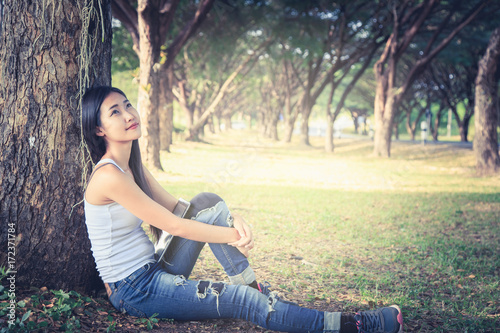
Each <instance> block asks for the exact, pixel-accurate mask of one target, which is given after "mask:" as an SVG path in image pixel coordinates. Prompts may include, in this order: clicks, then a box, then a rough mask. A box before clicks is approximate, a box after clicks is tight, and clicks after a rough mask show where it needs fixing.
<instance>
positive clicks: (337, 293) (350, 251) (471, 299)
mask: <svg viewBox="0 0 500 333" xmlns="http://www.w3.org/2000/svg"><path fill="white" fill-rule="evenodd" d="M205 141H206V142H205V143H194V142H184V141H181V140H179V139H174V144H173V145H172V146H171V153H162V155H161V159H162V164H163V167H164V172H157V173H155V176H156V177H157V178H158V180H159V181H160V182H161V184H162V185H163V186H164V187H165V188H166V189H167V190H168V191H169V192H170V193H172V194H173V195H175V196H177V197H183V198H185V199H190V198H191V197H193V196H194V195H196V194H197V193H199V192H202V191H210V192H215V193H217V194H219V195H220V196H221V197H223V198H224V199H225V200H226V202H227V203H228V205H229V206H230V208H231V209H232V210H234V211H236V212H238V213H240V214H241V215H242V216H244V217H245V219H246V220H247V221H248V222H249V224H250V225H251V226H252V227H253V231H254V236H255V239H256V247H255V249H254V250H253V251H252V257H251V258H250V260H251V264H252V266H253V267H254V270H255V271H256V273H257V276H258V279H259V280H260V281H268V282H270V283H271V285H272V289H273V290H275V291H277V292H278V293H279V294H280V295H281V296H282V297H283V298H285V299H287V300H290V301H293V302H296V303H298V304H300V305H303V306H307V307H312V308H316V309H320V310H328V311H350V312H355V311H358V310H368V309H373V308H376V307H380V306H385V305H391V304H398V305H399V306H400V307H401V308H402V310H403V314H404V317H405V332H494V331H496V330H497V327H498V322H499V321H500V285H499V281H500V256H499V254H500V227H499V221H500V177H499V176H494V177H477V176H476V175H475V173H474V164H475V161H474V157H473V152H472V151H471V149H470V148H461V147H460V146H451V145H435V144H428V145H426V146H422V145H420V144H411V143H398V142H393V146H392V157H391V158H390V159H380V158H375V157H372V155H371V150H372V142H371V141H369V140H365V139H362V138H355V137H354V138H349V139H336V141H335V144H336V147H335V149H336V150H335V153H333V154H327V153H325V152H323V149H322V147H323V141H322V139H319V138H311V143H312V146H309V147H306V146H301V145H299V144H298V142H295V141H294V142H292V143H291V144H285V143H281V142H273V141H269V140H268V139H263V138H260V137H259V136H258V135H257V134H256V133H255V132H249V131H231V132H229V133H222V134H218V135H207V137H205ZM191 278H193V279H201V278H204V279H206V278H211V279H214V280H226V277H225V275H224V272H223V271H222V270H221V269H220V268H219V265H218V263H217V262H216V260H215V258H214V257H213V255H212V254H211V252H210V250H209V248H208V247H205V249H204V250H203V252H202V254H201V256H200V259H199V261H198V264H197V266H196V267H195V270H194V272H193V275H192V276H191ZM45 293H47V292H45ZM39 294H40V293H39ZM39 294H38V295H39ZM47 295H48V294H47ZM58 295H59V296H58ZM42 296H43V295H42ZM42 296H36V297H38V298H39V297H42ZM63 296H64V295H62V294H57V293H55V294H53V295H52V294H50V297H54V298H53V300H55V301H53V302H52V303H53V304H54V305H55V304H56V303H57V302H58V301H57V300H58V299H59V300H62V299H63V298H65V299H74V300H75V302H76V301H77V300H81V304H80V303H78V304H80V305H78V306H76V305H75V306H74V307H75V309H76V308H79V307H83V309H84V310H82V311H83V313H84V314H87V315H88V318H87V319H86V320H87V321H86V323H84V321H83V319H81V320H80V322H78V323H76V322H75V321H73V322H72V325H73V327H75V330H78V329H80V330H81V331H87V327H93V329H92V330H93V331H101V332H104V331H115V330H116V331H134V330H135V331H141V330H145V329H147V325H148V324H149V325H150V326H151V324H153V325H152V326H156V328H155V329H153V330H152V331H154V332H188V331H189V332H216V331H217V332H234V331H240V332H241V331H244V332H264V331H265V330H263V329H261V328H258V327H256V326H255V325H253V324H249V323H245V322H243V321H235V320H212V321H205V322H187V323H181V322H172V321H163V320H162V321H159V322H158V323H155V322H156V320H153V321H147V320H146V321H142V322H141V321H137V320H136V319H135V318H132V317H129V316H125V315H122V314H120V313H117V312H116V311H115V310H114V309H112V307H111V306H110V305H109V303H107V301H106V300H105V299H90V298H87V297H84V296H81V295H68V296H67V297H66V296H64V297H63ZM33 297H34V296H31V299H32V301H31V302H32V303H34V298H33ZM38 298H37V299H38ZM45 298H46V299H47V298H48V297H45ZM61 303H62V301H61ZM82 304H83V305H82ZM72 307H73V305H72ZM91 308H93V309H95V311H93V312H92V311H91ZM75 309H73V314H72V315H73V318H75V316H76V317H78V316H79V314H75ZM70 312H71V311H70ZM76 312H78V311H76ZM90 312H92V313H91V314H89V313H90ZM58 320H59V319H55V323H54V320H52V325H53V326H54V327H60V328H61V327H62V328H65V327H66V329H67V327H68V326H67V324H65V325H66V326H61V324H60V323H59V324H58V322H57V321H58ZM91 321H92V323H90V322H91ZM79 325H80V328H79Z"/></svg>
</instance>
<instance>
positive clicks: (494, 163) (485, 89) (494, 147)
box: [474, 27, 500, 173]
mask: <svg viewBox="0 0 500 333" xmlns="http://www.w3.org/2000/svg"><path fill="white" fill-rule="evenodd" d="M499 77H500V27H499V28H497V29H495V31H493V33H492V34H491V37H490V43H489V44H488V47H487V49H486V52H485V54H484V56H483V57H482V58H481V60H479V64H478V73H477V78H476V98H475V107H474V113H475V116H474V125H475V135H474V153H475V155H476V168H477V170H478V172H480V173H490V172H495V171H497V170H498V169H499V168H500V157H499V155H498V132H497V128H498V126H499V112H500V110H499V107H498V80H499Z"/></svg>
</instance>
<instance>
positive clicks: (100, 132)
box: [95, 126, 104, 136]
mask: <svg viewBox="0 0 500 333" xmlns="http://www.w3.org/2000/svg"><path fill="white" fill-rule="evenodd" d="M95 134H96V135H97V136H104V132H103V131H102V130H101V128H100V127H99V126H96V128H95Z"/></svg>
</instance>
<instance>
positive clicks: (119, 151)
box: [102, 144, 132, 171]
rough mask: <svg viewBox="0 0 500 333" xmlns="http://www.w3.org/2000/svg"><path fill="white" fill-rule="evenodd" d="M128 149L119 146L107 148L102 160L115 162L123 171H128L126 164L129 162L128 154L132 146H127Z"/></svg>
mask: <svg viewBox="0 0 500 333" xmlns="http://www.w3.org/2000/svg"><path fill="white" fill-rule="evenodd" d="M127 146H128V147H124V146H120V147H116V146H115V147H113V146H111V147H110V146H108V147H107V149H106V153H105V154H104V155H103V156H102V159H104V158H110V159H112V160H113V161H115V162H116V163H117V164H118V166H120V168H122V169H123V171H127V170H128V169H129V166H128V162H129V160H130V152H131V150H132V144H130V145H127Z"/></svg>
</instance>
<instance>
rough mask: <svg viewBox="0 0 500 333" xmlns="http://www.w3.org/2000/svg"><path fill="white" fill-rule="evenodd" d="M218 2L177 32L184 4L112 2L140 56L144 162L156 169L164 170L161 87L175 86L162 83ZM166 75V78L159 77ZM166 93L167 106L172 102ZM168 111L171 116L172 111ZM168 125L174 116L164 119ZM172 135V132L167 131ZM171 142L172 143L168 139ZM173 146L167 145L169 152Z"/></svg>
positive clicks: (207, 1)
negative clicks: (162, 165) (160, 114)
mask: <svg viewBox="0 0 500 333" xmlns="http://www.w3.org/2000/svg"><path fill="white" fill-rule="evenodd" d="M214 1H215V0H200V1H198V3H197V7H196V9H195V12H194V15H191V16H190V18H189V19H187V21H186V22H185V23H184V25H183V26H181V27H176V30H175V31H173V29H172V28H173V24H174V21H175V17H176V15H177V14H178V8H179V6H181V5H182V4H180V0H139V1H138V2H137V7H135V6H134V1H132V0H112V4H113V15H114V16H115V17H116V18H117V19H119V20H120V21H121V22H122V23H123V25H124V26H125V27H126V28H127V30H128V31H129V33H130V35H131V37H132V40H133V42H134V50H136V52H137V55H138V56H139V62H140V74H139V97H138V108H139V111H140V113H141V121H142V124H143V125H144V126H143V127H142V128H143V134H142V139H141V150H142V152H143V159H144V161H145V162H146V163H147V164H148V165H149V166H150V167H152V168H156V169H162V167H161V163H160V147H161V146H160V134H159V132H160V121H159V120H160V116H159V102H160V94H161V93H162V91H161V87H164V88H165V90H170V89H171V87H172V82H162V80H166V79H167V78H168V77H170V78H172V75H171V73H170V71H171V66H172V64H173V62H174V59H175V57H176V56H177V54H178V53H179V52H180V50H181V49H182V47H183V46H184V44H185V43H186V42H187V40H188V39H189V38H191V36H192V35H193V34H194V32H195V31H196V29H198V27H199V26H200V24H201V23H202V22H203V20H204V19H205V17H206V15H207V13H208V12H209V11H210V9H211V8H212V6H213V3H214ZM169 33H172V36H170V37H171V38H170V39H169V43H168V45H167V46H165V53H164V54H165V56H164V57H163V59H162V58H161V57H160V55H161V48H162V46H163V45H164V44H165V42H166V40H167V36H168V34H169ZM160 73H162V75H159V74H160ZM164 93H165V99H164V101H165V103H167V104H168V103H169V102H170V101H168V99H171V98H172V95H171V94H170V93H167V92H166V91H165V92H164ZM166 111H168V112H171V111H172V109H171V108H167V109H166ZM163 119H164V122H163V123H165V121H168V120H169V119H171V116H167V117H164V118H163ZM164 130H167V131H171V130H170V129H164ZM166 140H167V141H169V139H168V138H167V139H166ZM168 144H169V142H164V148H165V149H168Z"/></svg>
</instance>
